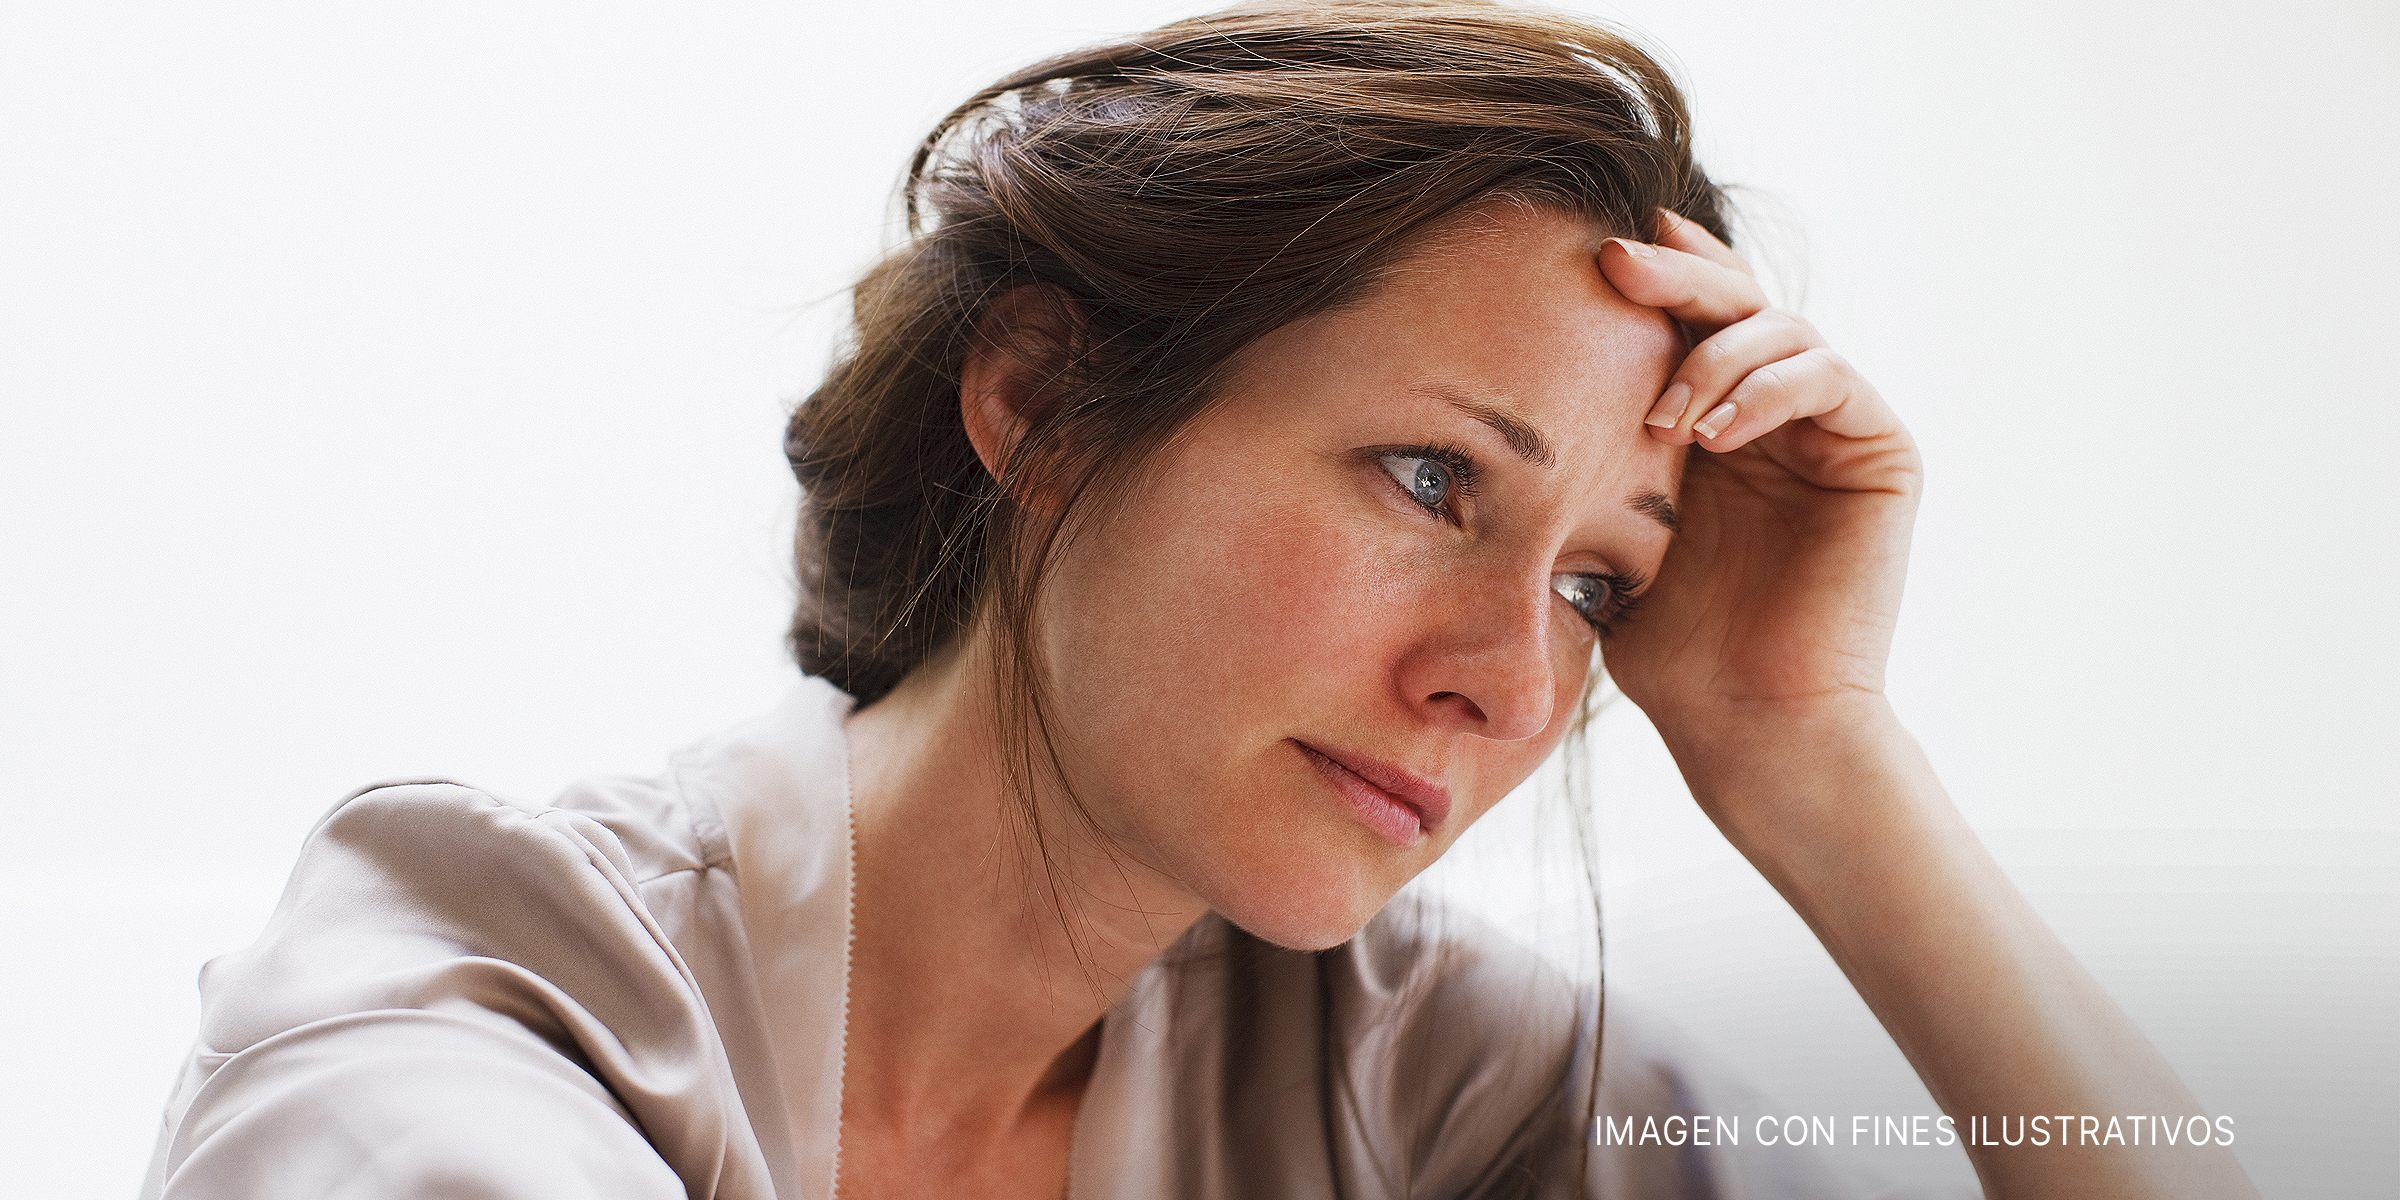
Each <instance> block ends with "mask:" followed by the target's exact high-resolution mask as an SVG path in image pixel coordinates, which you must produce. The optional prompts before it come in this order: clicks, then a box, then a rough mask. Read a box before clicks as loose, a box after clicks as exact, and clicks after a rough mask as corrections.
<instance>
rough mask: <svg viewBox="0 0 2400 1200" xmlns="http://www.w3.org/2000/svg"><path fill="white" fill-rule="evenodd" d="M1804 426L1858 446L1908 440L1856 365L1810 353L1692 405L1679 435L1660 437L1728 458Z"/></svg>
mask: <svg viewBox="0 0 2400 1200" xmlns="http://www.w3.org/2000/svg"><path fill="white" fill-rule="evenodd" d="M1803 420H1805V421H1811V422H1813V423H1814V424H1815V425H1816V427H1817V428H1819V429H1822V430H1824V431H1825V432H1827V433H1831V434H1835V435H1837V436H1840V437H1844V438H1852V439H1864V438H1877V437H1886V436H1890V435H1893V434H1898V433H1900V432H1902V429H1901V425H1900V422H1899V419H1898V418H1897V417H1896V416H1894V415H1893V413H1892V411H1891V409H1890V408H1889V407H1887V406H1886V405H1885V404H1884V403H1883V398H1882V397H1881V396H1880V395H1878V394H1877V393H1876V391H1875V388H1874V386H1873V385H1872V384H1869V383H1868V382H1867V381H1866V380H1865V379H1864V378H1862V377H1861V376H1860V375H1859V373H1858V371H1857V370H1856V369H1855V368H1853V367H1852V366H1851V365H1850V363H1849V360H1847V359H1845V358H1843V357H1842V356H1841V355H1839V354H1836V353H1834V352H1833V351H1832V350H1831V349H1830V348H1827V347H1825V346H1811V347H1809V348H1807V349H1805V350H1802V351H1800V352H1799V353H1797V354H1793V355H1790V356H1788V357H1785V358H1780V359H1776V360H1774V361H1771V362H1767V363H1762V364H1760V365H1758V366H1757V367H1754V368H1753V369H1751V370H1749V371H1748V372H1746V373H1744V374H1743V375H1742V377H1741V379H1740V380H1739V381H1737V382H1736V383H1735V384H1734V385H1733V386H1732V387H1731V388H1729V389H1727V390H1726V391H1725V393H1724V394H1723V395H1722V396H1719V397H1716V398H1714V399H1711V400H1709V401H1707V402H1706V403H1694V404H1692V405H1690V407H1689V411H1687V412H1686V413H1684V414H1683V419H1682V421H1681V422H1680V423H1679V427H1678V428H1674V429H1664V428H1662V429H1657V430H1656V433H1657V434H1658V435H1659V436H1660V440H1662V441H1669V442H1678V443H1680V442H1698V443H1699V444H1701V445H1702V446H1705V447H1707V448H1708V449H1709V450H1712V451H1716V452H1719V453H1722V452H1725V451H1729V450H1737V449H1740V448H1741V447H1743V446H1746V445H1748V444H1750V443H1751V442H1752V441H1755V440H1757V439H1758V438H1759V437H1761V436H1764V435H1765V434H1767V433H1770V432H1772V431H1773V430H1775V429H1776V428H1778V427H1780V426H1782V425H1785V424H1787V423H1790V422H1793V421H1803Z"/></svg>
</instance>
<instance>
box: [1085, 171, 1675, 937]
mask: <svg viewBox="0 0 2400 1200" xmlns="http://www.w3.org/2000/svg"><path fill="white" fill-rule="evenodd" d="M1605 236H1606V235H1605V234H1604V233H1603V232H1602V231H1601V230H1600V229H1598V228H1596V227H1594V226H1592V225H1590V224H1588V223H1586V222H1584V221H1582V220H1580V219H1576V218H1571V217H1566V216H1561V215H1557V214H1553V213H1549V212H1546V211H1539V210H1530V209H1528V208H1526V207H1524V206H1517V205H1507V204H1502V205H1495V206H1490V207H1486V208H1483V209H1480V210H1477V211H1473V212H1470V213H1467V214H1463V215H1461V216H1460V217H1458V218H1455V219H1453V220H1452V221H1450V222H1448V223H1447V224H1446V225H1445V226H1444V227H1443V228H1442V229H1441V230H1440V231H1439V232H1438V233H1437V234H1436V236H1434V237H1432V238H1430V239H1429V240H1428V241H1427V243H1426V246H1425V248H1424V249H1422V250H1421V251H1420V252H1418V253H1417V254H1415V255H1413V256H1411V257H1410V258H1409V259H1407V260H1405V261H1404V262H1403V263H1402V264H1400V266H1399V268H1398V269H1397V270H1396V271H1395V272H1394V273H1393V274H1392V276H1391V277H1390V279H1389V280H1388V281H1387V283H1386V284H1385V285H1384V286H1383V287H1382V288H1381V289H1380V290H1379V291H1377V292H1376V293H1375V294H1374V295H1372V296H1371V297H1370V298H1369V299H1368V300H1367V301H1366V302H1364V303H1362V304H1359V305H1357V306H1355V307H1352V308H1349V309H1346V310H1343V311H1341V312H1338V313H1332V314H1327V315H1322V316H1318V317H1313V318H1310V319H1307V320H1304V321H1300V322H1297V323H1294V324H1292V325H1290V326H1287V327H1285V328H1284V329H1282V330H1279V331H1277V332H1276V333H1274V334H1272V335H1270V336H1268V337H1266V338H1264V339H1262V340H1261V341H1260V342H1258V343H1257V344H1256V345H1255V346H1254V347H1252V348H1251V349H1250V350H1249V351H1248V352H1247V353H1246V354H1245V355H1244V357H1243V358H1242V359H1241V360H1240V362H1239V363H1238V364H1237V366H1236V371H1235V373H1234V375H1233V376H1232V378H1231V380H1230V383H1229V386H1228V387H1227V389H1226V391H1225V392H1224V394H1223V396H1222V399H1221V402H1220V403H1219V404H1217V405H1216V406H1214V407H1213V408H1211V409H1209V410H1208V411H1207V412H1206V413H1205V414H1204V415H1202V416H1201V417H1199V418H1198V419H1196V420H1195V421H1193V422H1192V423H1191V424H1190V425H1189V426H1188V427H1187V428H1186V429H1185V430H1184V431H1183V432H1182V433H1181V434H1180V436H1178V437H1177V438H1176V440H1175V441H1174V442H1173V443H1172V444H1170V445H1169V446H1168V447H1167V448H1165V449H1164V450H1163V451H1162V452H1161V453H1160V455H1159V456H1158V457H1157V459H1156V460H1155V462H1154V465H1153V467H1152V469H1151V471H1150V472H1149V473H1148V475H1147V476H1146V478H1145V480H1144V482H1143V483H1142V484H1141V485H1140V486H1139V487H1138V488H1137V489H1136V490H1135V491H1134V493H1133V494H1132V496H1131V498H1130V500H1129V501H1128V503H1127V504H1126V506H1125V507H1124V508H1123V510H1122V511H1121V512H1119V513H1118V514H1116V515H1114V516H1113V517H1112V518H1110V519H1109V520H1108V521H1106V522H1105V523H1103V524H1100V525H1098V526H1097V527H1095V528H1093V529H1091V530H1089V531H1087V532H1085V533H1083V534H1082V535H1080V536H1078V538H1077V539H1076V540H1075V541H1074V542H1073V544H1072V545H1071V546H1070V548H1069V549H1068V551H1067V553H1066V555H1065V557H1064V558H1063V559H1062V560H1061V562H1060V563H1059V564H1058V569H1057V572H1056V574H1055V575H1054V576H1053V577H1052V582H1051V584H1050V587H1049V589H1048V590H1047V591H1046V592H1045V595H1044V602H1043V608H1042V614H1043V615H1042V618H1041V620H1042V625H1041V632H1040V635H1039V636H1040V638H1041V650H1042V652H1043V654H1044V655H1045V657H1046V660H1047V663H1048V665H1049V668H1050V670H1051V671H1052V672H1053V679H1054V680H1055V681H1056V683H1057V685H1058V686H1057V689H1056V691H1055V693H1054V696H1055V702H1054V707H1053V708H1051V710H1050V711H1051V712H1052V716H1053V718H1054V719H1055V721H1056V723H1057V729H1058V732H1059V733H1060V734H1061V735H1062V736H1061V737H1060V738H1059V739H1058V742H1059V748H1060V754H1061V759H1062V763H1063V764H1064V766H1065V769H1066V771H1067V774H1068V778H1069V780H1070V781H1071V782H1072V783H1073V784H1074V786H1075V787H1076V789H1077V793H1078V795H1079V797H1080V798H1081V799H1082V801H1083V802H1084V804H1085V806H1086V807H1087V808H1088V809H1089V810H1090V811H1091V813H1092V815H1093V816H1094V818H1095V819H1096V820H1097V821H1098V822H1099V824H1100V825H1101V826H1102V828H1103V829H1104V830H1105V831H1106V832H1107V833H1108V834H1109V835H1110V836H1111V837H1112V838H1113V839H1114V840H1115V841H1116V842H1117V844H1118V845H1119V846H1120V847H1121V848H1122V849H1123V850H1124V851H1125V852H1127V853H1128V854H1130V855H1131V856H1132V857H1133V858H1134V859H1135V860H1136V861H1137V862H1138V863H1139V864H1141V865H1143V866H1146V867H1148V868H1150V869H1152V870H1155V871H1157V872H1158V873H1159V874H1160V875H1162V876H1164V877H1165V880H1166V881H1167V882H1169V883H1171V884H1173V885H1175V886H1177V887H1179V888H1181V889H1183V890H1185V891H1188V892H1189V893H1190V895H1191V896H1192V897H1194V898H1196V899H1197V900H1199V901H1200V902H1202V903H1205V904H1206V905H1208V906H1209V907H1211V908H1213V909H1215V910H1216V911H1218V912H1219V913H1221V914H1223V915H1224V916H1225V917H1226V918H1228V919H1229V920H1232V921H1233V922H1234V923H1235V924H1237V925H1240V926H1242V927H1243V928H1245V929H1247V930H1249V931H1250V932H1252V933H1254V934H1257V935H1258V936H1260V937H1263V938H1266V939H1268V940H1269V941H1272V942H1276V943H1278V944H1281V945H1285V946H1290V947H1294V948H1303V949H1313V948H1321V947H1325V946H1330V945H1333V944H1336V943H1338V942H1340V941H1342V940H1344V939H1346V938H1348V937H1349V936H1351V935H1352V934H1354V933H1356V932H1357V931H1358V929H1359V928H1360V927H1361V926H1363V925H1364V924H1365V923H1366V921H1367V920H1368V918H1370V917H1372V916H1373V915H1374V913H1375V912H1376V910H1377V909H1379V908H1380V907H1382V905H1383V904H1384V902H1385V901H1387V900H1389V899H1390V898H1391V896H1392V894H1393V893H1394V892H1395V891H1397V890H1398V889H1399V887H1400V886H1401V885H1402V884H1403V883H1406V882H1407V881H1408V880H1409V878H1410V877H1412V876H1414V875H1415V874H1416V873H1417V872H1418V871H1420V870H1423V869H1424V868H1425V867H1426V866H1427V865H1429V864H1430V863H1431V862H1432V861H1433V860H1434V859H1435V858H1436V857H1438V856H1439V855H1440V854H1441V853H1442V851H1443V850H1445V849H1447V848H1448V847H1449V845H1450V844H1451V843H1452V842H1453V841H1455V840H1456V839H1457V838H1458V836H1459V834H1460V833H1461V832H1462V831H1464V830H1465V829H1466V827H1467V826H1468V825H1469V824H1471V823H1472V822H1474V820H1475V819H1476V818H1478V817H1480V816H1482V815H1483V813H1484V812H1485V811H1486V810H1488V809H1489V808H1490V807H1491V806H1492V805H1493V804H1494V803H1495V802H1497V801H1498V800H1499V799H1500V797H1501V796H1503V795H1505V794H1507V793H1508V791H1509V790H1510V789H1512V788H1514V787H1515V786H1516V785H1517V784H1519V783H1521V782H1523V781H1524V780H1525V778H1526V777H1527V776H1528V775H1530V774H1532V772H1533V771H1534V769H1535V768H1536V767H1537V766H1539V765H1540V763H1541V762H1542V760H1543V759H1544V758H1545V757H1547V756H1548V755H1549V753H1550V752H1551V750H1552V749H1554V748H1555V747H1556V746H1557V745H1558V743H1559V741H1560V739H1561V738H1562V737H1563V736H1564V735H1565V733H1566V728H1567V725H1568V724H1569V722H1570V721H1571V720H1572V719H1573V715H1574V708H1575V704H1576V702H1577V699H1578V697H1579V695H1580V693H1581V690H1582V688H1583V684H1584V676H1585V672H1586V670H1587V667H1588V666H1589V664H1590V663H1591V662H1592V659H1593V649H1594V647H1595V645H1596V644H1597V635H1596V633H1595V630H1594V626H1593V620H1594V619H1595V618H1597V619H1600V620H1605V619H1606V618H1607V617H1608V616H1609V615H1610V610H1611V609H1613V607H1614V605H1615V604H1616V602H1617V600H1618V599H1619V597H1618V596H1617V595H1615V594H1612V593H1614V592H1622V591H1623V590H1625V589H1626V588H1627V587H1628V585H1631V586H1637V587H1638V586H1639V581H1640V580H1642V579H1645V578H1647V577H1649V576H1650V575H1652V574H1654V573H1655V571H1656V568H1657V566H1658V563H1659V560H1660V559H1661V557H1663V556H1664V554H1665V552H1666V546H1667V540H1668V537H1669V523H1670V522H1671V521H1672V520H1673V510H1672V507H1671V504H1670V498H1671V497H1672V496H1673V495H1674V494H1675V490H1676V485H1677V482H1678V478H1679V475H1680V468H1681V463H1682V456H1683V451H1682V450H1681V449H1680V448H1678V447H1672V446H1665V445H1660V444H1657V443H1654V442H1653V441H1652V440H1651V439H1650V438H1649V437H1648V436H1646V435H1645V434H1644V432H1643V426H1642V416H1643V414H1644V413H1645V412H1646V411H1647V410H1648V408H1649V406H1650V403H1651V401H1652V400H1653V399H1654V398H1655V397H1656V396H1657V395H1658V393H1659V391H1660V389H1661V388H1662V387H1663V386H1664V385H1665V382H1666V380H1667V377H1668V375H1669V373H1670V372H1671V371H1672V370H1673V369H1674V367H1675V365H1676V363H1677V361H1678V360H1679V359H1680V357H1681V355H1682V353H1683V343H1682V341H1681V340H1680V338H1679V336H1678V334H1677V333H1676V330H1675V328H1674V326H1673V325H1672V323H1671V322H1670V321H1669V320H1668V318H1667V317H1666V316H1665V314H1663V313H1661V312H1659V311H1658V310H1656V309H1650V308H1643V307H1640V306H1637V305H1635V304H1633V303H1631V302H1629V301H1627V300H1625V299H1624V298H1622V297H1620V296H1619V295H1617V293H1616V292H1615V291H1614V290H1613V289H1612V288H1611V287H1610V286H1609V285H1608V283H1607V282H1606V281H1605V280H1604V279H1603V278H1602V277H1601V274H1600V270H1599V267H1598V265H1597V260H1596V255H1597V253H1598V251H1599V248H1600V245H1601V243H1602V241H1603V240H1604V239H1605Z"/></svg>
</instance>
